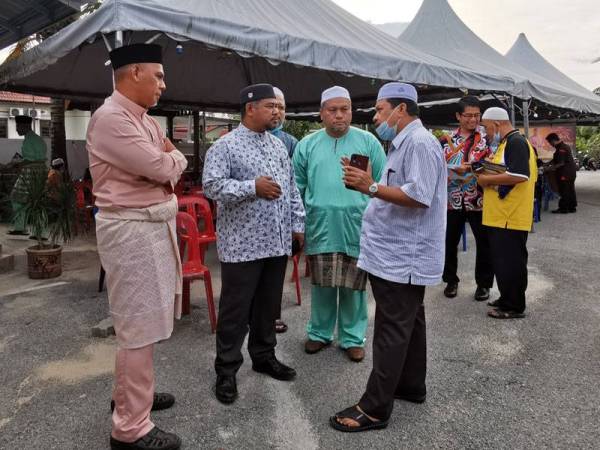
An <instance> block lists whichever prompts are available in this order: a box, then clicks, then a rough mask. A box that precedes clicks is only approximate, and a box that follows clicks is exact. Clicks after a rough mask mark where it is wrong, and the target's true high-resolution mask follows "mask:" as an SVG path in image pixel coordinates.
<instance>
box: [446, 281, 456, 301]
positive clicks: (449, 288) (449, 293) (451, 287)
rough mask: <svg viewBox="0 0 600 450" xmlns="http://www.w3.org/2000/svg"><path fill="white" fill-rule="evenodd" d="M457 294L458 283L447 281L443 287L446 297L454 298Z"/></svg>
mask: <svg viewBox="0 0 600 450" xmlns="http://www.w3.org/2000/svg"><path fill="white" fill-rule="evenodd" d="M456 294H458V283H448V284H447V285H446V289H444V295H445V296H446V297H448V298H454V297H456Z"/></svg>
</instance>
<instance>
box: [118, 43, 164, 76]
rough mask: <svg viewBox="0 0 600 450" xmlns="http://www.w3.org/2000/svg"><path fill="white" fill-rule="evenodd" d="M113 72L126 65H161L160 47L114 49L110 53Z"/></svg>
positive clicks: (149, 45)
mask: <svg viewBox="0 0 600 450" xmlns="http://www.w3.org/2000/svg"><path fill="white" fill-rule="evenodd" d="M110 62H111V64H112V68H113V70H117V69H118V68H119V67H123V66H126V65H128V64H138V63H157V64H162V47H161V46H160V45H158V44H132V45H126V46H124V47H118V48H115V49H114V50H113V51H111V52H110Z"/></svg>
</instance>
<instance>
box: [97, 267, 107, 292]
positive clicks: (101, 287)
mask: <svg viewBox="0 0 600 450" xmlns="http://www.w3.org/2000/svg"><path fill="white" fill-rule="evenodd" d="M105 276H106V272H105V271H104V267H102V266H100V276H99V277H98V292H102V291H103V290H104V277H105Z"/></svg>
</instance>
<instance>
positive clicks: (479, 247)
mask: <svg viewBox="0 0 600 450" xmlns="http://www.w3.org/2000/svg"><path fill="white" fill-rule="evenodd" d="M482 214H483V213H482V212H481V211H466V210H465V209H464V208H463V209H462V210H448V214H447V216H446V217H447V219H448V220H447V226H446V261H445V263H444V274H443V276H442V278H443V280H444V282H446V283H458V282H459V281H460V279H459V278H458V275H457V274H456V273H457V270H458V244H459V242H460V237H461V234H462V229H463V226H464V225H465V223H466V222H469V225H470V226H471V231H473V236H475V245H476V253H475V282H476V283H477V286H480V287H484V288H491V287H492V286H493V284H494V270H493V268H492V257H491V255H490V243H489V239H488V236H487V230H486V227H485V226H483V225H482V224H481V217H482Z"/></svg>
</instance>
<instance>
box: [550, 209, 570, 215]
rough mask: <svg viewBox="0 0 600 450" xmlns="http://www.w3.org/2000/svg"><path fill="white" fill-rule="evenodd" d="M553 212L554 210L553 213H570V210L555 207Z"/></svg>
mask: <svg viewBox="0 0 600 450" xmlns="http://www.w3.org/2000/svg"><path fill="white" fill-rule="evenodd" d="M551 212H552V214H568V213H569V211H567V210H566V209H560V208H558V209H555V210H553V211H551Z"/></svg>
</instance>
